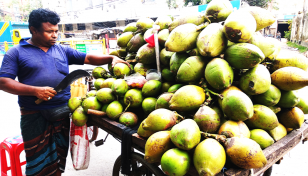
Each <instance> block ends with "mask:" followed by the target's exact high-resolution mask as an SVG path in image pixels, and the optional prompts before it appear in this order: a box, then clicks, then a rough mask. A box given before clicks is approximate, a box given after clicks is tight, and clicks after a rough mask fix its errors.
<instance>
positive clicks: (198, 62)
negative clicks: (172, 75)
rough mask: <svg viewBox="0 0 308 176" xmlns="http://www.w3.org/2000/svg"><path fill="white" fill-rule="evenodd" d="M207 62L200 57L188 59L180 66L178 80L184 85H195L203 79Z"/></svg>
mask: <svg viewBox="0 0 308 176" xmlns="http://www.w3.org/2000/svg"><path fill="white" fill-rule="evenodd" d="M207 63H208V62H207V60H205V59H203V58H202V57H200V56H190V57H188V58H187V59H186V60H185V61H184V62H183V63H182V64H181V66H180V68H179V70H178V72H177V75H176V80H177V81H178V82H184V83H194V82H197V81H199V80H200V79H201V77H202V76H203V72H204V69H205V66H206V64H207Z"/></svg>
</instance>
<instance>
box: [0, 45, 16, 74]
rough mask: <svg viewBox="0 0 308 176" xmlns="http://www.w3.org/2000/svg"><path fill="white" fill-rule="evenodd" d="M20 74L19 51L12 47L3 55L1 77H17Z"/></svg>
mask: <svg viewBox="0 0 308 176" xmlns="http://www.w3.org/2000/svg"><path fill="white" fill-rule="evenodd" d="M17 74H18V51H17V49H15V48H11V49H9V50H8V51H7V53H6V54H5V55H4V57H3V61H2V65H1V67H0V77H7V78H12V79H15V78H16V76H17Z"/></svg>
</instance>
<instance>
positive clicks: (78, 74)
mask: <svg viewBox="0 0 308 176" xmlns="http://www.w3.org/2000/svg"><path fill="white" fill-rule="evenodd" d="M87 76H90V74H89V73H88V72H87V71H85V70H74V71H72V72H71V73H69V74H68V75H66V77H65V78H64V79H63V80H62V81H61V82H60V83H59V84H58V85H57V86H56V87H55V91H57V92H61V91H62V90H63V89H65V88H66V87H67V86H69V85H70V84H72V83H73V82H74V81H76V80H77V79H79V78H82V77H87Z"/></svg>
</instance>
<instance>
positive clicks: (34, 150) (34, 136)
mask: <svg viewBox="0 0 308 176" xmlns="http://www.w3.org/2000/svg"><path fill="white" fill-rule="evenodd" d="M20 128H21V133H22V137H23V141H24V146H25V153H26V162H27V164H26V175H37V176H48V175H53V174H55V173H56V171H57V170H58V169H60V170H61V171H62V172H64V170H65V163H66V157H67V154H68V149H69V130H70V119H69V118H68V117H67V118H65V119H62V120H59V121H56V122H49V121H47V120H46V119H45V118H44V117H43V116H42V115H41V113H40V112H39V111H37V112H35V111H34V112H33V111H32V113H25V112H22V115H21V120H20Z"/></svg>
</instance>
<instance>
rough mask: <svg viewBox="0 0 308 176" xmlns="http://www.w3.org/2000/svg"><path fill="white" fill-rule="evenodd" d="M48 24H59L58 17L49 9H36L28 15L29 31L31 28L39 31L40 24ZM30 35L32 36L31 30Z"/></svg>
mask: <svg viewBox="0 0 308 176" xmlns="http://www.w3.org/2000/svg"><path fill="white" fill-rule="evenodd" d="M45 22H49V23H51V24H53V25H56V24H58V23H59V22H60V16H59V15H58V14H57V13H56V12H53V11H51V10H49V9H42V8H39V9H36V10H33V11H32V12H31V13H30V15H29V30H30V27H31V26H33V27H34V28H36V29H37V30H40V28H41V26H42V23H45ZM30 33H31V34H32V32H31V30H30Z"/></svg>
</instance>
